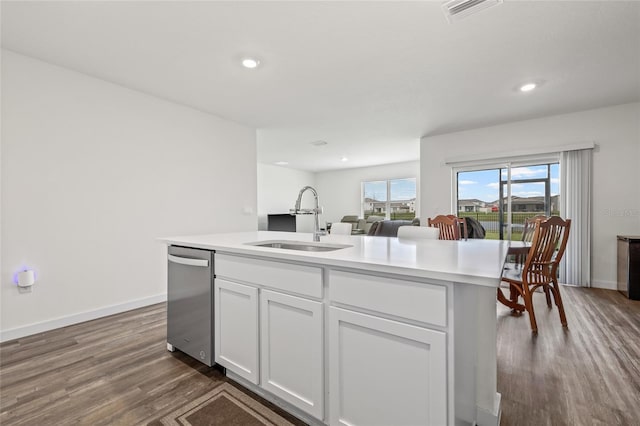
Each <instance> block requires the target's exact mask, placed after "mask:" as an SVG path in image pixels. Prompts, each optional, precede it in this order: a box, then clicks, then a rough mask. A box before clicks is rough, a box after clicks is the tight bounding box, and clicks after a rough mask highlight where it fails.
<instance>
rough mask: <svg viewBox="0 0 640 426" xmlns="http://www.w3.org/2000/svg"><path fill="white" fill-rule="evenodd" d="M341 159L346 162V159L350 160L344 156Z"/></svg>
mask: <svg viewBox="0 0 640 426" xmlns="http://www.w3.org/2000/svg"><path fill="white" fill-rule="evenodd" d="M340 161H342V162H345V161H349V159H348V158H347V157H342V158H341V159H340Z"/></svg>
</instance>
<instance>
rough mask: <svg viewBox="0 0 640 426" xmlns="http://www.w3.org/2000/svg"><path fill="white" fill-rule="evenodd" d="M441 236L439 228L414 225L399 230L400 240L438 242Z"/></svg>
mask: <svg viewBox="0 0 640 426" xmlns="http://www.w3.org/2000/svg"><path fill="white" fill-rule="evenodd" d="M439 236H440V229H439V228H430V227H427V226H412V225H409V226H407V225H404V226H401V227H399V228H398V238H404V239H407V240H437V239H438V237H439Z"/></svg>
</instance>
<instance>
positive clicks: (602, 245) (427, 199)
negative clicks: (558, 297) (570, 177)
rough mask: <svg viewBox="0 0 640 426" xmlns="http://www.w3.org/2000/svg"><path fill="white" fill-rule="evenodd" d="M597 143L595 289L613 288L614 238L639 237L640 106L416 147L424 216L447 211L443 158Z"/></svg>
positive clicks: (501, 128)
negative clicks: (622, 235)
mask: <svg viewBox="0 0 640 426" xmlns="http://www.w3.org/2000/svg"><path fill="white" fill-rule="evenodd" d="M578 142H595V143H596V144H597V148H596V149H595V151H594V154H593V199H594V201H593V250H592V251H593V262H592V263H593V285H594V286H595V287H602V288H610V289H614V288H616V235H619V234H633V235H639V234H640V185H638V182H640V171H639V170H640V104H639V103H632V104H626V105H618V106H613V107H608V108H601V109H595V110H590V111H583V112H576V113H572V114H563V115H557V116H552V117H545V118H540V119H535V120H527V121H521V122H515V123H509V124H505V125H500V126H493V127H486V128H482V129H475V130H470V131H465V132H457V133H450V134H446V135H439V136H432V137H424V138H422V140H421V144H420V158H421V160H422V162H421V176H422V180H421V183H422V185H421V188H422V189H421V191H420V194H421V200H420V203H421V206H422V215H423V216H430V215H431V216H432V215H435V214H438V213H442V212H448V211H449V210H450V208H451V202H452V200H451V190H452V188H451V169H450V167H448V166H445V165H443V164H442V162H443V161H444V159H445V158H453V157H456V156H461V155H464V156H472V155H474V154H478V155H479V156H482V157H486V156H487V154H491V153H502V152H509V151H519V150H526V149H527V148H531V147H535V148H541V147H549V148H550V151H552V150H553V147H554V146H561V145H568V144H572V143H578Z"/></svg>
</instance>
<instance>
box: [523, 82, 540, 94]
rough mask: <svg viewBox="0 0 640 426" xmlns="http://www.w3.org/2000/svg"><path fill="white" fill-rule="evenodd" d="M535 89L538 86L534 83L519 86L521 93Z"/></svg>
mask: <svg viewBox="0 0 640 426" xmlns="http://www.w3.org/2000/svg"><path fill="white" fill-rule="evenodd" d="M536 87H538V85H537V84H536V83H527V84H523V85H522V86H520V91H521V92H530V91H532V90H533V89H535V88H536Z"/></svg>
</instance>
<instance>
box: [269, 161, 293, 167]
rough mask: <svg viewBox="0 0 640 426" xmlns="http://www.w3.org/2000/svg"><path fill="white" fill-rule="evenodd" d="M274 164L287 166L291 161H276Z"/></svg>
mask: <svg viewBox="0 0 640 426" xmlns="http://www.w3.org/2000/svg"><path fill="white" fill-rule="evenodd" d="M273 164H276V165H278V166H286V165H287V164H289V162H288V161H276V162H275V163H273Z"/></svg>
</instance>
